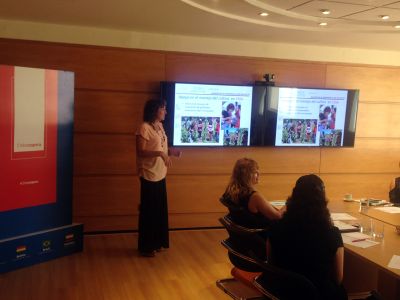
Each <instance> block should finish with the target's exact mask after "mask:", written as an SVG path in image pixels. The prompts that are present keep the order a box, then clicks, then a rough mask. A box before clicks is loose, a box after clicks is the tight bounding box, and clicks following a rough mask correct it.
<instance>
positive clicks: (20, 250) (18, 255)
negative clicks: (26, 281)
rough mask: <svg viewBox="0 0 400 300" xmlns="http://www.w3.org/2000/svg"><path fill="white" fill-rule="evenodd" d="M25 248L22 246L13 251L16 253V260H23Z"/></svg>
mask: <svg viewBox="0 0 400 300" xmlns="http://www.w3.org/2000/svg"><path fill="white" fill-rule="evenodd" d="M26 250H27V248H26V246H25V245H22V246H18V247H17V248H16V249H15V253H16V258H24V257H25V256H26Z"/></svg>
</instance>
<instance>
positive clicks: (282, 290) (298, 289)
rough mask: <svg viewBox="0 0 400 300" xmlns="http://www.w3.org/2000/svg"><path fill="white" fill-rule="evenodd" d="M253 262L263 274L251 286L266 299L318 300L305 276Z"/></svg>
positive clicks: (317, 295) (315, 290)
mask: <svg viewBox="0 0 400 300" xmlns="http://www.w3.org/2000/svg"><path fill="white" fill-rule="evenodd" d="M255 260H256V261H257V263H258V265H259V266H260V267H261V268H262V270H263V272H262V274H261V275H259V276H257V277H256V278H255V279H254V282H253V284H254V286H255V287H256V288H257V289H258V290H259V291H260V292H261V293H263V295H265V296H266V297H268V299H271V300H294V299H307V300H317V299H320V298H319V294H318V290H317V288H316V287H315V285H314V284H313V283H312V282H311V281H310V280H308V279H307V278H306V277H305V276H303V275H301V274H298V273H295V272H292V271H288V270H284V269H281V268H278V267H275V266H273V265H271V264H270V263H268V262H266V261H260V260H258V259H255Z"/></svg>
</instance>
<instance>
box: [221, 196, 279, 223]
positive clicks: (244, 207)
mask: <svg viewBox="0 0 400 300" xmlns="http://www.w3.org/2000/svg"><path fill="white" fill-rule="evenodd" d="M254 193H255V191H253V192H251V193H250V194H248V195H247V196H245V197H242V198H240V199H239V204H237V203H234V202H233V201H232V200H230V201H231V202H232V206H231V207H230V208H229V215H230V217H231V218H232V221H233V222H235V223H236V224H238V225H240V226H243V227H247V228H267V227H269V225H270V223H271V222H270V220H269V219H268V218H267V217H265V216H264V215H262V214H261V213H253V212H251V211H250V210H249V201H250V198H251V196H252V195H253V194H254ZM224 197H226V195H224Z"/></svg>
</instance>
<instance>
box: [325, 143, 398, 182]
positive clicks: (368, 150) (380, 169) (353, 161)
mask: <svg viewBox="0 0 400 300" xmlns="http://www.w3.org/2000/svg"><path fill="white" fill-rule="evenodd" d="M399 150H400V139H357V140H356V145H355V147H354V148H343V149H327V148H323V149H321V173H323V174H324V173H353V174H362V173H375V174H377V173H393V175H395V174H396V173H399V167H398V162H399V159H400V157H399V153H400V151H399Z"/></svg>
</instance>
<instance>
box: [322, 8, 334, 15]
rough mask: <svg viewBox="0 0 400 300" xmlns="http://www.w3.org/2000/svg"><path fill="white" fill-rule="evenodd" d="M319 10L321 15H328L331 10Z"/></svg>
mask: <svg viewBox="0 0 400 300" xmlns="http://www.w3.org/2000/svg"><path fill="white" fill-rule="evenodd" d="M320 12H321V14H323V15H329V14H330V13H331V11H330V10H329V9H321V10H320Z"/></svg>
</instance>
